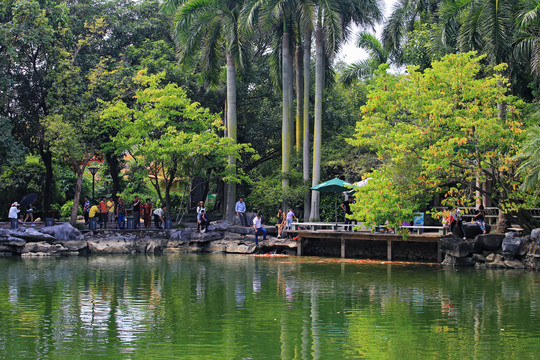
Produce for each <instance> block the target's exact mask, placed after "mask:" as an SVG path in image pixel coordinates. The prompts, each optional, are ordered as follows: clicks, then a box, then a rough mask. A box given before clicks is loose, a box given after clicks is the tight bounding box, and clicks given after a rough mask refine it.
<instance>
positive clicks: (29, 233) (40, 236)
mask: <svg viewBox="0 0 540 360" xmlns="http://www.w3.org/2000/svg"><path fill="white" fill-rule="evenodd" d="M11 234H12V235H13V236H16V237H18V238H21V239H24V240H26V241H29V242H30V241H48V242H51V241H53V240H54V239H55V237H54V236H52V235H49V234H44V233H42V232H40V231H38V230H36V229H34V228H28V229H20V230H19V231H13V232H12V233H11Z"/></svg>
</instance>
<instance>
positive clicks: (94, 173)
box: [88, 166, 99, 204]
mask: <svg viewBox="0 0 540 360" xmlns="http://www.w3.org/2000/svg"><path fill="white" fill-rule="evenodd" d="M98 170H99V168H97V167H93V166H92V167H89V168H88V171H90V174H92V204H93V203H94V199H95V194H94V189H95V178H96V173H97V172H98Z"/></svg>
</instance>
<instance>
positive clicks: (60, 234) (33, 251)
mask: <svg viewBox="0 0 540 360" xmlns="http://www.w3.org/2000/svg"><path fill="white" fill-rule="evenodd" d="M267 230H268V232H269V236H268V238H267V240H264V241H263V240H262V239H259V245H258V246H255V237H254V235H253V232H252V229H251V228H250V227H241V226H235V225H232V224H231V223H229V222H227V221H219V222H213V223H212V224H211V225H210V226H209V227H208V231H207V232H204V233H200V232H196V231H194V230H193V229H191V228H186V229H175V230H131V231H129V230H125V231H124V230H122V231H118V230H109V231H107V230H104V231H96V232H86V233H84V234H83V233H81V232H80V231H79V230H77V229H76V228H74V227H73V226H71V225H69V224H67V223H66V224H61V225H56V226H50V227H44V228H41V229H36V228H20V229H16V230H6V229H0V255H3V256H9V255H16V256H23V257H31V256H62V255H86V254H148V253H152V254H153V253H164V252H222V253H234V254H254V253H274V254H296V241H295V240H289V239H277V238H275V237H273V236H272V235H274V234H275V228H271V227H268V228H267Z"/></svg>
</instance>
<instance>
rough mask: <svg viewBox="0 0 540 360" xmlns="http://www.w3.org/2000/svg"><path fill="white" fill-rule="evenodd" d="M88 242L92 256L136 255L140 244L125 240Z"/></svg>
mask: <svg viewBox="0 0 540 360" xmlns="http://www.w3.org/2000/svg"><path fill="white" fill-rule="evenodd" d="M87 241H88V252H89V253H91V254H136V253H137V250H138V244H137V242H136V241H126V240H125V239H120V238H116V239H95V240H87Z"/></svg>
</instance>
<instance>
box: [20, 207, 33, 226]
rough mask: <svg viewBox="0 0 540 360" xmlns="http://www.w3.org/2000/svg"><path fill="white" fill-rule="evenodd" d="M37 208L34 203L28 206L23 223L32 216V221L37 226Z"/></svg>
mask: <svg viewBox="0 0 540 360" xmlns="http://www.w3.org/2000/svg"><path fill="white" fill-rule="evenodd" d="M35 209H36V208H35V207H34V205H33V204H28V205H27V206H26V211H25V214H26V216H25V217H24V221H23V224H24V223H26V220H28V218H30V222H31V223H32V226H35V225H34V210H35Z"/></svg>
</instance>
